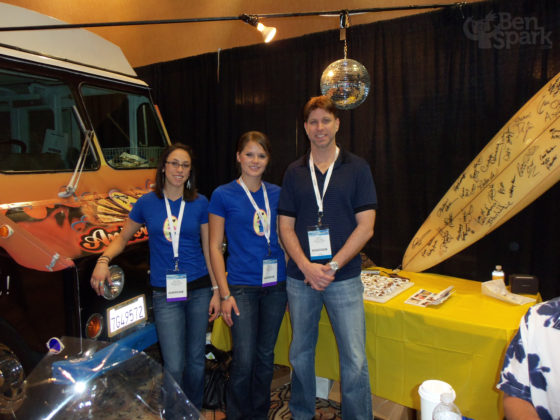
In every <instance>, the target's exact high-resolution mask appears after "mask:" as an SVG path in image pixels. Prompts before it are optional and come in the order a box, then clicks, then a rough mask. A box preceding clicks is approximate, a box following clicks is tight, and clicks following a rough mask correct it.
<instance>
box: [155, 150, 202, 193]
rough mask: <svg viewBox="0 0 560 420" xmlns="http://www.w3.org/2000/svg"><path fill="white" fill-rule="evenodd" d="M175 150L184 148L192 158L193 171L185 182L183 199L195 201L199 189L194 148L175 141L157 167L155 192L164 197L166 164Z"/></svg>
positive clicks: (162, 156)
mask: <svg viewBox="0 0 560 420" xmlns="http://www.w3.org/2000/svg"><path fill="white" fill-rule="evenodd" d="M175 150H184V151H185V152H187V153H188V154H189V157H190V158H191V171H190V174H189V178H188V180H187V182H185V188H184V190H183V199H184V200H185V201H194V200H195V199H196V197H198V191H197V189H196V176H195V171H194V163H193V160H194V158H193V153H192V149H191V148H190V147H189V146H187V145H186V144H183V143H175V144H172V145H171V146H169V147H168V148H167V149H165V151H164V152H163V153H162V154H161V156H160V157H159V161H158V165H157V169H156V187H155V189H154V192H155V193H156V195H157V196H158V197H159V198H163V187H164V186H165V171H164V168H165V164H166V163H167V158H168V157H169V155H170V154H171V153H172V152H173V151H175Z"/></svg>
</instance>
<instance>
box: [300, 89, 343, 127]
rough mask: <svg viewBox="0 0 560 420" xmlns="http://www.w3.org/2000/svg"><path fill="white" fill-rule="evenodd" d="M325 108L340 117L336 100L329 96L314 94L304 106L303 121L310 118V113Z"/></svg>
mask: <svg viewBox="0 0 560 420" xmlns="http://www.w3.org/2000/svg"><path fill="white" fill-rule="evenodd" d="M319 108H320V109H324V110H325V111H327V112H329V113H331V114H333V115H334V117H335V118H338V108H337V107H336V106H335V104H334V102H333V101H332V100H331V98H329V97H328V96H325V95H323V96H314V97H313V98H311V99H310V100H309V101H307V103H306V104H305V106H304V107H303V121H304V122H307V120H308V119H309V114H311V113H312V112H313V111H315V110H316V109H319Z"/></svg>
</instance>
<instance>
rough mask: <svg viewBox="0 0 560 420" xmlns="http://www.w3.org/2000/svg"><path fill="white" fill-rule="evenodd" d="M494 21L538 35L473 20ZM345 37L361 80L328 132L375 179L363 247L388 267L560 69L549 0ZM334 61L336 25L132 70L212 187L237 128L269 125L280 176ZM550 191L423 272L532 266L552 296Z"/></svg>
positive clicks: (364, 29)
mask: <svg viewBox="0 0 560 420" xmlns="http://www.w3.org/2000/svg"><path fill="white" fill-rule="evenodd" d="M492 19H493V21H492ZM508 19H509V21H508ZM514 19H517V20H514ZM519 19H521V20H519ZM500 20H501V22H502V26H504V24H506V23H507V22H510V23H512V24H514V25H517V26H515V27H512V28H509V29H507V28H505V29H504V33H505V34H506V35H510V36H512V37H514V36H515V34H517V35H523V34H526V33H530V32H534V33H536V32H537V31H541V32H542V35H544V36H545V38H543V39H542V40H543V41H544V42H540V39H532V40H531V39H526V38H525V39H524V40H521V39H518V40H517V42H515V39H512V40H511V41H512V42H511V43H510V45H507V48H506V45H500V44H499V41H500V39H497V38H496V39H494V40H493V41H492V42H490V38H488V37H486V38H485V36H484V33H483V32H481V31H484V30H485V28H484V27H483V24H484V23H485V22H487V23H488V22H490V23H492V22H494V23H496V22H500ZM473 23H474V24H478V27H477V30H478V31H479V32H478V33H473V28H472V24H473ZM302 24H305V22H304V19H302ZM523 25H526V27H525V28H523V27H522V26H523ZM527 25H528V26H527ZM531 25H532V26H531ZM490 26H491V25H490ZM486 29H488V28H486ZM347 39H348V58H353V59H355V60H357V61H359V62H361V63H362V64H364V65H365V66H366V68H367V69H368V71H369V73H370V78H371V82H372V88H371V91H370V94H369V97H368V99H367V100H366V101H365V102H364V103H363V104H362V105H360V106H359V107H358V108H356V109H355V110H352V111H341V115H340V118H341V129H340V131H339V134H338V135H337V141H338V142H339V143H340V144H341V145H342V146H343V147H345V148H348V149H349V150H351V151H353V152H355V153H356V154H358V155H360V156H363V157H364V158H365V159H367V160H368V162H369V163H370V165H371V167H372V171H373V174H374V178H375V181H376V185H377V188H378V196H379V209H378V212H377V223H376V231H375V236H374V238H373V239H372V240H371V241H370V243H368V245H367V246H366V253H367V254H368V255H369V256H370V257H371V258H372V259H373V260H374V261H375V262H376V263H377V264H379V265H383V266H386V267H391V268H392V267H397V266H399V264H400V263H401V259H402V256H403V254H404V251H405V249H406V247H407V246H408V243H409V241H410V240H411V239H412V237H413V235H414V234H415V233H416V230H417V229H418V228H419V227H420V225H421V224H422V222H423V221H424V220H425V218H426V217H427V216H428V215H429V213H430V212H431V210H432V209H433V207H434V206H435V205H436V204H437V202H438V201H439V199H440V198H441V197H442V195H443V194H444V193H445V192H446V191H447V189H448V188H449V187H450V186H451V183H452V182H453V181H454V180H455V179H456V178H457V176H458V175H459V174H460V173H461V172H462V171H463V170H464V169H465V167H466V166H467V165H468V164H469V163H470V162H471V160H472V159H473V158H474V157H475V156H476V155H477V154H478V153H479V152H480V150H481V149H482V148H483V147H484V146H485V145H486V143H488V141H490V139H491V138H492V137H493V136H494V135H495V134H496V133H497V132H498V130H499V129H500V128H501V127H502V126H503V125H504V124H505V123H506V122H507V121H508V120H509V119H510V118H511V117H512V116H513V114H514V113H515V112H516V111H517V110H518V109H519V108H520V107H521V106H522V105H523V104H524V103H525V102H526V101H527V100H528V99H529V98H530V97H531V96H533V95H534V94H535V93H536V92H537V90H538V89H539V88H540V87H542V86H543V85H544V84H545V83H546V82H547V81H548V80H549V79H550V78H552V77H553V76H554V75H555V74H556V73H558V72H559V71H560V3H559V2H557V1H530V0H513V1H512V0H508V1H496V2H484V3H477V4H471V5H465V6H463V7H461V8H460V9H459V8H454V9H447V10H441V11H436V12H432V13H426V14H421V15H416V16H411V17H407V18H401V19H396V20H392V21H385V22H379V23H374V24H369V25H361V26H355V27H352V26H351V27H350V28H349V29H348V32H347ZM502 41H506V39H505V38H504V39H502ZM531 41H532V42H531ZM489 42H490V44H489ZM340 58H343V44H342V42H341V41H340V40H339V33H338V30H333V31H329V32H324V33H320V34H313V35H307V36H303V37H300V38H297V39H290V40H283V41H279V42H274V43H272V44H269V45H257V46H250V47H243V48H236V49H231V50H226V51H221V52H219V53H212V54H205V55H201V56H197V57H191V58H186V59H183V60H177V61H173V62H167V63H159V64H154V65H150V66H146V67H143V68H139V69H137V71H138V74H139V75H140V77H141V78H143V79H144V80H146V81H147V82H148V83H149V84H150V85H151V86H152V88H153V96H154V99H155V101H156V103H158V104H159V106H160V109H161V111H162V114H163V117H164V120H165V121H166V124H167V128H168V130H169V134H170V136H171V139H172V141H179V140H180V141H183V142H186V143H188V144H190V145H191V146H193V148H194V150H195V154H196V158H197V159H196V161H195V163H196V165H197V171H198V180H199V188H200V191H201V192H202V193H204V194H206V195H208V196H209V195H210V194H211V192H212V190H213V189H214V188H215V187H216V186H218V185H220V184H223V183H225V182H228V181H230V180H231V179H233V178H234V177H236V176H237V170H236V167H235V145H236V141H237V139H238V138H239V136H240V135H241V134H242V133H243V132H245V131H247V130H261V131H263V132H265V133H267V134H268V135H269V137H270V139H271V141H272V145H273V157H272V162H271V164H270V167H269V169H268V171H267V174H266V178H267V180H269V181H271V182H275V183H278V184H280V183H281V181H282V175H283V172H284V170H285V168H286V167H287V165H288V164H289V163H290V162H291V161H292V160H294V159H295V158H296V157H297V156H299V155H301V154H302V153H304V152H305V151H306V149H307V146H308V143H307V142H308V140H307V138H306V136H305V132H304V130H303V122H302V118H301V108H302V106H303V104H304V103H305V102H306V100H307V99H308V98H309V97H310V96H314V95H318V94H320V87H319V82H320V77H321V74H322V72H323V70H324V69H325V68H326V67H327V66H328V64H330V63H331V62H333V61H335V60H338V59H340ZM559 199H560V187H559V186H558V185H556V186H554V187H553V188H552V189H550V190H549V191H548V192H546V193H545V194H543V196H541V197H540V198H539V199H537V200H536V201H535V202H534V203H533V204H531V205H530V206H528V207H527V208H526V209H525V210H523V211H522V212H521V213H520V214H518V215H517V216H515V217H514V218H512V219H511V220H510V221H508V222H507V223H506V224H505V225H503V226H502V227H500V228H498V229H497V230H496V231H494V232H493V233H491V234H489V235H488V236H486V237H485V238H483V239H482V240H480V241H478V242H477V243H476V244H474V245H472V246H470V247H469V248H467V249H466V250H464V251H462V252H461V253H459V254H457V255H455V256H453V257H451V258H450V259H448V260H447V261H445V262H443V263H441V264H439V265H438V266H436V267H433V268H431V269H430V271H432V272H438V273H442V274H448V275H454V276H459V277H466V278H471V279H476V280H480V281H485V280H488V279H489V277H490V273H491V271H492V269H493V267H494V265H495V264H502V265H503V266H504V268H505V270H506V272H507V273H510V274H511V273H524V274H534V275H537V276H538V277H539V279H540V281H541V287H540V290H541V293H542V295H543V297H545V298H550V297H553V296H557V295H560V281H559V280H560V278H559V277H560V263H559V260H560V259H559V258H558V257H559V250H560V243H559V242H560V240H559V235H560V226H559V224H560V222H559V221H558V219H559V218H558V208H559V205H558V203H559Z"/></svg>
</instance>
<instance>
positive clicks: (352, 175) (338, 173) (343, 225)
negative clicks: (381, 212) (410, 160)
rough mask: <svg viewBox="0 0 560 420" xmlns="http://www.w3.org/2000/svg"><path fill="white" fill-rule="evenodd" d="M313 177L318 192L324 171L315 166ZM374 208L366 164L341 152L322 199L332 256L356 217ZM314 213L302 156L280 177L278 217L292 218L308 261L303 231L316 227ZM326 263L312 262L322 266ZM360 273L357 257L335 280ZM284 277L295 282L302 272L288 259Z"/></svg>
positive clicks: (351, 155)
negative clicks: (314, 176)
mask: <svg viewBox="0 0 560 420" xmlns="http://www.w3.org/2000/svg"><path fill="white" fill-rule="evenodd" d="M315 174H316V176H317V183H318V186H319V191H321V192H322V191H323V185H324V183H325V178H326V175H327V172H326V171H325V173H324V174H323V173H321V171H319V170H318V169H317V167H315ZM376 208H377V194H376V190H375V184H374V182H373V177H372V175H371V169H370V167H369V165H368V163H367V162H366V161H365V160H364V159H362V158H360V157H358V156H356V155H354V154H352V153H349V152H346V151H344V150H342V149H341V150H340V153H339V155H338V158H337V159H336V162H335V164H334V168H333V172H332V175H331V179H330V182H329V186H328V188H327V191H326V193H325V195H324V197H323V218H322V223H323V225H326V226H328V228H329V235H330V240H331V251H332V255H333V256H334V255H335V254H336V253H337V252H338V251H339V250H340V249H341V248H342V247H343V246H344V244H345V243H346V241H347V240H348V237H349V236H350V235H351V234H352V232H353V231H354V229H355V228H356V226H357V222H356V214H357V213H360V212H362V211H365V210H372V209H376ZM318 212H319V208H318V207H317V201H316V199H315V192H314V190H313V183H312V181H311V174H310V173H309V154H306V155H305V156H303V157H301V158H299V159H298V160H296V161H295V162H293V163H292V164H290V166H289V167H288V169H287V170H286V173H285V174H284V181H283V183H282V193H281V194H280V201H279V203H278V214H281V215H284V216H289V217H293V218H295V232H296V235H297V237H298V239H299V243H300V245H301V248H302V250H303V252H304V253H305V255H306V256H307V258H308V259H309V240H308V236H307V231H308V227H311V226H316V225H317V216H318ZM329 260H330V259H327V260H324V261H321V260H319V261H314V262H317V263H320V264H325V263H326V262H328V261H329ZM360 271H361V258H360V255H359V254H357V255H356V256H355V257H354V258H353V259H352V260H350V261H349V262H348V263H347V264H346V265H345V266H344V267H342V268H341V269H340V270H339V271H337V273H336V276H335V281H339V280H347V279H350V278H353V277H356V276H358V275H359V274H360ZM288 275H289V276H290V277H292V278H295V279H299V280H303V279H304V275H303V273H302V272H301V271H300V270H299V268H298V267H297V265H296V264H295V263H294V261H293V260H292V259H290V260H289V261H288Z"/></svg>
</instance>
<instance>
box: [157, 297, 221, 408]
mask: <svg viewBox="0 0 560 420" xmlns="http://www.w3.org/2000/svg"><path fill="white" fill-rule="evenodd" d="M188 293H189V298H188V300H186V301H178V302H167V298H166V292H165V290H154V291H153V294H152V297H153V305H154V317H155V321H156V330H157V335H158V340H159V344H160V348H161V355H162V357H163V366H164V367H165V369H166V370H167V371H168V372H169V374H170V375H171V376H172V377H173V379H174V380H175V382H177V384H179V386H180V387H181V388H182V390H183V392H184V393H185V395H186V396H187V397H188V398H189V399H190V401H191V402H192V403H193V404H194V405H195V406H196V408H198V409H199V410H200V409H202V399H203V396H204V366H205V360H206V330H207V328H208V307H209V306H210V298H211V297H212V291H211V289H210V288H209V287H204V288H201V289H196V290H192V291H191V290H189V291H188Z"/></svg>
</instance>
